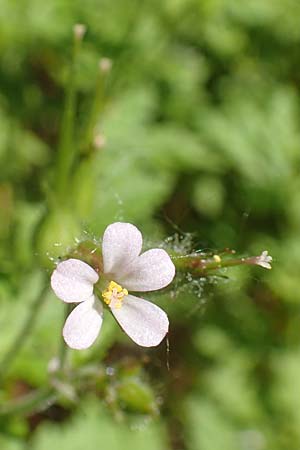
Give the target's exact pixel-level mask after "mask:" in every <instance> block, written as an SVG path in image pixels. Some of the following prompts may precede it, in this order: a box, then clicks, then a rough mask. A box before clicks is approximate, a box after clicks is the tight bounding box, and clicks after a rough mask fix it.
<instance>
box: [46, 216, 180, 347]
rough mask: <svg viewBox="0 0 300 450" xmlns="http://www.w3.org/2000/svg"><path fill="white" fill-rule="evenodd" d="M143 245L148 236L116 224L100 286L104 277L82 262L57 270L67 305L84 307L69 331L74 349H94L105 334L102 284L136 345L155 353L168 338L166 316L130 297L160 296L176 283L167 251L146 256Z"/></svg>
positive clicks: (105, 248)
mask: <svg viewBox="0 0 300 450" xmlns="http://www.w3.org/2000/svg"><path fill="white" fill-rule="evenodd" d="M142 242H143V240H142V234H141V232H140V231H139V230H138V229H137V228H136V227H135V226H134V225H131V224H130V223H122V222H117V223H113V224H111V225H109V226H108V227H107V228H106V230H105V232H104V235H103V242H102V256H103V274H101V278H100V280H99V275H98V273H97V272H96V271H95V270H94V269H93V268H92V267H90V266H89V265H88V264H86V263H85V262H83V261H81V260H79V259H67V260H66V261H63V262H61V263H59V264H58V265H57V267H56V269H55V270H54V272H53V274H52V276H51V286H52V289H53V290H54V292H55V294H56V295H57V297H59V298H60V299H61V300H63V301H64V302H66V303H80V304H79V305H78V306H76V307H75V308H74V309H73V311H72V312H71V313H70V315H69V316H68V318H67V320H66V322H65V325H64V328H63V336H64V339H65V341H66V343H67V344H68V345H69V347H71V348H74V349H85V348H88V347H90V346H91V345H92V344H93V342H94V341H95V339H96V338H97V336H98V334H99V332H100V329H101V325H102V320H103V306H102V303H101V302H100V301H99V299H98V298H97V297H96V295H95V293H94V285H95V284H96V283H98V281H99V283H98V284H99V286H100V285H102V286H103V287H104V290H103V292H102V299H103V301H104V302H105V303H106V304H107V305H108V307H109V308H110V310H111V312H112V314H113V315H114V317H115V319H116V320H117V322H118V323H119V325H120V326H121V328H122V329H123V330H124V331H125V333H126V334H127V335H128V336H129V337H130V338H131V339H132V340H133V341H134V342H135V343H136V344H138V345H141V346H143V347H154V346H156V345H158V344H159V343H160V342H161V341H162V339H163V338H164V337H165V335H166V333H167V332H168V328H169V321H168V317H167V315H166V313H165V312H164V311H163V310H162V309H160V308H159V307H158V306H156V305H154V304H153V303H151V302H149V301H147V300H144V299H143V298H139V297H135V296H134V295H132V294H129V292H128V291H134V292H145V291H156V290H158V289H162V288H164V287H166V286H168V284H170V283H171V281H172V280H173V278H174V275H175V266H174V264H173V263H172V261H171V259H170V257H169V255H168V254H167V252H166V251H165V250H163V249H159V248H154V249H152V250H147V251H146V252H144V253H142V254H140V253H141V249H142ZM97 286H98V285H97Z"/></svg>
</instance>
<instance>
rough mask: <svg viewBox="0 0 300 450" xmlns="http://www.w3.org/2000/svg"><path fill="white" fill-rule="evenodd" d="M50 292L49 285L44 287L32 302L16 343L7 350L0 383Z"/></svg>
mask: <svg viewBox="0 0 300 450" xmlns="http://www.w3.org/2000/svg"><path fill="white" fill-rule="evenodd" d="M47 291H48V285H46V286H45V287H43V289H42V291H41V292H40V294H39V295H38V296H37V298H36V299H34V301H33V302H32V304H31V306H30V310H29V313H28V316H27V318H26V320H25V322H24V323H23V326H22V327H21V329H20V330H19V333H18V334H17V335H16V337H15V339H14V341H13V342H12V344H11V346H10V347H9V349H8V350H7V352H6V354H5V355H4V357H3V358H2V360H1V361H0V381H1V380H2V379H3V378H4V376H5V374H6V373H7V372H8V370H9V368H10V366H11V364H12V363H13V361H14V359H15V358H16V357H17V355H18V353H19V352H20V350H21V349H22V348H23V346H24V344H25V342H26V339H27V337H28V336H29V333H30V331H31V330H32V328H33V326H34V324H35V321H36V319H37V317H38V314H39V312H40V310H41V308H42V306H43V305H44V303H45V300H46V298H47V296H46V293H47Z"/></svg>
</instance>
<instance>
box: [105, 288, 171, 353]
mask: <svg viewBox="0 0 300 450" xmlns="http://www.w3.org/2000/svg"><path fill="white" fill-rule="evenodd" d="M111 311H112V313H113V315H114V316H115V318H116V320H117V321H118V322H119V324H120V326H121V328H122V329H123V330H124V331H125V333H126V334H128V336H129V337H130V338H131V339H132V340H133V341H134V342H135V343H136V344H138V345H141V346H142V347H155V346H156V345H158V344H160V342H161V341H162V340H163V338H164V337H165V335H166V334H167V332H168V329H169V320H168V317H167V314H166V313H165V312H164V311H163V310H162V309H160V308H159V307H158V306H156V305H154V304H153V303H151V302H148V301H147V300H144V299H142V298H138V297H134V296H133V295H127V296H126V297H125V298H124V300H123V305H122V306H121V308H118V309H117V308H115V309H112V310H111Z"/></svg>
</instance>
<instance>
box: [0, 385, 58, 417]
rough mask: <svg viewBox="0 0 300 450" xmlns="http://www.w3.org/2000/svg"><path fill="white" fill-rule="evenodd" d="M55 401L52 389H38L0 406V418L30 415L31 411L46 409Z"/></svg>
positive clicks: (55, 397)
mask: <svg viewBox="0 0 300 450" xmlns="http://www.w3.org/2000/svg"><path fill="white" fill-rule="evenodd" d="M56 399H57V394H56V393H55V391H54V389H53V388H52V387H47V388H43V389H39V390H36V391H33V392H31V393H30V394H27V395H24V396H23V397H21V398H19V399H17V400H14V401H11V402H8V403H6V405H3V406H0V416H9V415H13V416H14V415H16V414H22V415H26V414H30V413H31V412H32V411H37V410H43V409H44V408H48V407H49V406H50V405H51V404H53V403H54V402H55V401H56Z"/></svg>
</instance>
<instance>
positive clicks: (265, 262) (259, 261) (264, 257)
mask: <svg viewBox="0 0 300 450" xmlns="http://www.w3.org/2000/svg"><path fill="white" fill-rule="evenodd" d="M272 259H273V258H272V256H270V255H268V251H267V250H264V251H263V252H262V254H261V255H260V256H257V257H256V262H255V264H256V265H257V266H261V267H264V268H265V269H272V266H271V262H272Z"/></svg>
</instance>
